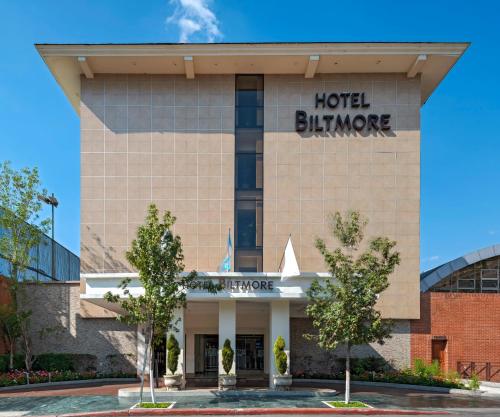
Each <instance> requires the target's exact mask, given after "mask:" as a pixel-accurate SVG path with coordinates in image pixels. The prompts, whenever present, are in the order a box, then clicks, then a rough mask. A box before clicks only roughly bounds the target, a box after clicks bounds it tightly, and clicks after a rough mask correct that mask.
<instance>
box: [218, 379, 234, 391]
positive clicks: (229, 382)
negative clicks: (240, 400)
mask: <svg viewBox="0 0 500 417" xmlns="http://www.w3.org/2000/svg"><path fill="white" fill-rule="evenodd" d="M232 389H236V375H219V390H221V391H227V390H232Z"/></svg>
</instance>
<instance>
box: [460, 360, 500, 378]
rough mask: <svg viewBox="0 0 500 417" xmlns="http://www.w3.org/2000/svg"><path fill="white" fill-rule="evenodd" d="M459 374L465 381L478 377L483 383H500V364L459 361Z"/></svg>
mask: <svg viewBox="0 0 500 417" xmlns="http://www.w3.org/2000/svg"><path fill="white" fill-rule="evenodd" d="M457 372H458V373H459V374H460V377H462V378H465V379H469V378H470V377H471V376H472V375H477V376H478V377H479V379H480V380H481V381H500V362H472V361H471V362H468V361H458V362H457Z"/></svg>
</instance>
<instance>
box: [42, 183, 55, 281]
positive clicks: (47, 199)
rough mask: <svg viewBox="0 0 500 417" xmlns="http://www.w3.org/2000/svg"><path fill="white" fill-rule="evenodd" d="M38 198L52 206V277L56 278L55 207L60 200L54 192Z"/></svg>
mask: <svg viewBox="0 0 500 417" xmlns="http://www.w3.org/2000/svg"><path fill="white" fill-rule="evenodd" d="M38 199H39V200H40V201H43V202H44V203H46V204H49V205H50V206H51V208H52V225H51V229H52V243H51V249H52V254H51V264H52V279H56V263H55V262H56V259H55V246H54V209H55V208H56V207H57V206H58V205H59V201H57V198H56V197H55V195H54V193H52V195H50V196H45V195H41V194H39V195H38Z"/></svg>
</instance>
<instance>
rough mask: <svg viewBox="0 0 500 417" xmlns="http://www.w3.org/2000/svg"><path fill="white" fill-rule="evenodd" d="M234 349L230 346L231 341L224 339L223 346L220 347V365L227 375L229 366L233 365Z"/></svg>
mask: <svg viewBox="0 0 500 417" xmlns="http://www.w3.org/2000/svg"><path fill="white" fill-rule="evenodd" d="M233 359H234V350H233V349H232V348H231V341H230V340H229V339H226V340H225V341H224V346H223V347H222V367H223V368H224V372H226V375H229V372H231V368H232V367H233Z"/></svg>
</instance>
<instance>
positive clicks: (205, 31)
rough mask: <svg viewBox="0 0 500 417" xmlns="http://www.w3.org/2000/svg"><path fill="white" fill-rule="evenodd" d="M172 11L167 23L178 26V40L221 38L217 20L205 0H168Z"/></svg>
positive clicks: (190, 40) (213, 39)
mask: <svg viewBox="0 0 500 417" xmlns="http://www.w3.org/2000/svg"><path fill="white" fill-rule="evenodd" d="M170 4H171V5H173V6H174V12H173V13H172V15H171V16H169V17H168V18H167V23H168V24H172V25H176V26H178V27H179V42H193V41H198V42H200V41H205V42H215V41H216V40H218V39H220V38H222V33H221V31H220V30H219V21H218V20H217V16H215V14H214V12H213V11H212V10H210V8H209V6H208V2H207V0H170Z"/></svg>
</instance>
